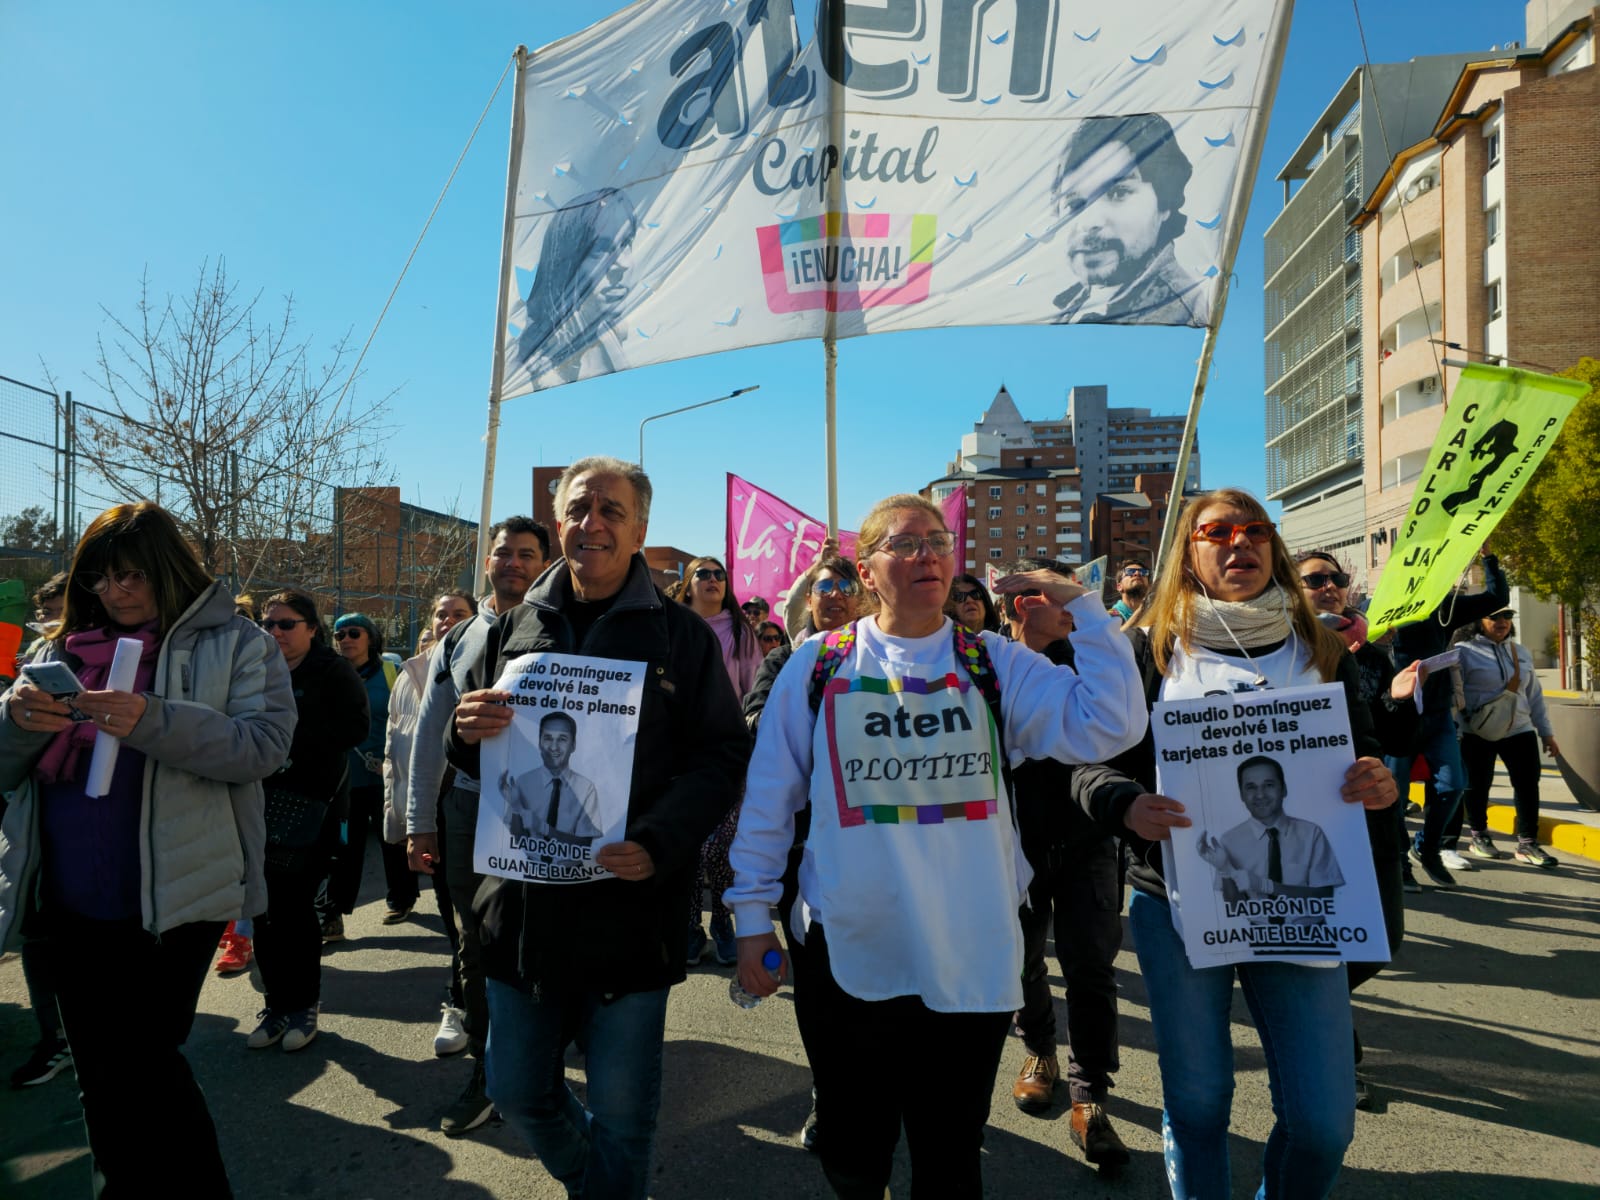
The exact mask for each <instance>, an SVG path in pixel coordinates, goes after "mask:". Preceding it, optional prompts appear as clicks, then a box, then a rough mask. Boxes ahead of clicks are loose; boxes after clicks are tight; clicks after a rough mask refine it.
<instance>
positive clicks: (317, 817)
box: [264, 783, 328, 871]
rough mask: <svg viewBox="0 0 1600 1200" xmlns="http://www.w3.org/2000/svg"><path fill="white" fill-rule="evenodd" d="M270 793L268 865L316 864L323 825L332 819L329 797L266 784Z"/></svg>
mask: <svg viewBox="0 0 1600 1200" xmlns="http://www.w3.org/2000/svg"><path fill="white" fill-rule="evenodd" d="M264 786H265V789H266V793H267V804H266V810H265V812H266V819H267V853H266V862H267V865H268V866H272V867H277V868H278V869H279V870H282V871H305V870H310V869H311V868H312V867H313V866H315V865H316V856H317V849H318V847H319V845H320V844H321V841H322V827H323V825H324V824H325V823H326V822H327V819H328V801H327V800H318V799H317V798H316V797H315V796H308V795H307V794H306V793H305V792H297V791H295V790H294V789H293V788H286V787H277V786H275V785H273V784H270V783H269V784H266V785H264Z"/></svg>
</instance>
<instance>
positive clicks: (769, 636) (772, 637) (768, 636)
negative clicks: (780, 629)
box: [761, 633, 783, 646]
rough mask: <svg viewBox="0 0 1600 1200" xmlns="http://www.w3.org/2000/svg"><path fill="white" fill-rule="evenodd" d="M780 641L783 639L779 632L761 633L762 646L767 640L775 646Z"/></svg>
mask: <svg viewBox="0 0 1600 1200" xmlns="http://www.w3.org/2000/svg"><path fill="white" fill-rule="evenodd" d="M781 641H783V635H782V634H781V633H763V634H762V635H761V644H762V645H763V646H765V645H766V644H767V643H768V642H771V643H772V644H773V645H774V646H776V645H777V644H778V643H779V642H781Z"/></svg>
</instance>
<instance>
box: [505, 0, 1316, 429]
mask: <svg viewBox="0 0 1600 1200" xmlns="http://www.w3.org/2000/svg"><path fill="white" fill-rule="evenodd" d="M1291 7H1292V6H1291V3H1290V0H1213V2H1212V3H1208V4H1174V3H1172V2H1171V0H1123V2H1122V3H1120V4H1115V5H1087V4H1073V3H1069V2H1068V0H1015V3H1011V4H1006V5H988V4H976V3H973V2H972V0H876V2H875V3H860V2H855V0H849V2H844V0H823V2H821V3H819V4H818V5H817V12H818V29H817V30H816V31H815V34H814V35H812V36H807V37H805V38H802V36H801V31H800V28H799V25H798V23H797V21H796V19H795V12H794V5H793V2H792V0H641V2H639V3H635V4H632V5H630V6H628V7H626V8H624V9H622V10H621V11H619V12H616V13H613V14H612V15H611V16H609V17H606V18H604V19H603V20H601V21H599V22H597V23H596V24H594V25H592V26H590V27H589V28H588V29H585V30H582V31H581V32H578V33H575V34H573V35H572V36H570V37H567V38H564V39H562V40H561V41H558V42H556V43H554V44H552V45H550V46H546V47H544V48H542V49H541V50H539V51H537V52H536V53H535V54H534V55H533V56H532V57H531V59H530V60H529V61H528V62H527V65H526V67H525V69H524V71H523V73H522V76H521V78H522V88H521V93H520V95H519V97H518V103H519V104H520V105H521V106H522V107H521V110H520V116H521V123H520V125H519V126H518V127H517V128H519V129H520V130H521V134H520V138H519V139H518V140H517V141H516V143H515V144H514V145H513V150H512V153H513V167H512V178H511V181H510V182H511V184H512V185H513V187H514V196H513V197H512V199H511V213H510V219H511V232H510V239H509V250H508V256H509V259H510V262H509V267H508V269H506V270H505V271H503V278H504V286H505V288H506V293H505V295H504V296H503V297H502V298H501V302H502V304H503V311H504V313H505V328H504V329H503V330H502V331H501V334H502V342H501V348H502V363H501V365H502V367H503V371H504V377H503V385H502V390H501V395H502V396H504V397H511V396H516V395H521V394H523V393H526V392H529V391H533V390H537V389H544V388H550V387H555V386H557V385H559V384H562V383H567V382H571V381H573V380H578V379H587V378H591V377H594V376H597V375H605V374H609V373H611V372H613V371H620V370H625V369H627V368H630V367H638V366H643V365H646V364H650V363H658V362H667V361H671V360H674V359H681V358H689V357H693V356H695V355H700V354H710V353H715V352H717V351H721V350H731V349H735V348H737V347H742V346H756V345H765V344H767V343H771V342H779V341H787V340H790V339H795V338H819V337H822V336H823V335H824V333H825V331H826V332H831V333H832V335H833V336H835V337H855V336H860V335H863V334H872V333H881V332H889V331H895V330H902V329H925V328H940V327H946V326H956V325H1016V324H1035V325H1047V324H1076V323H1084V322H1094V323H1114V324H1147V325H1189V326H1206V325H1208V324H1209V323H1210V322H1211V319H1212V311H1213V306H1214V304H1215V303H1216V300H1217V296H1218V287H1219V284H1220V282H1221V279H1222V276H1223V274H1224V273H1225V272H1226V271H1227V270H1228V269H1229V268H1228V264H1227V263H1226V262H1224V261H1223V259H1224V257H1225V252H1224V247H1226V246H1228V245H1230V244H1231V243H1230V236H1229V235H1230V232H1231V228H1230V227H1231V226H1233V225H1236V224H1237V225H1242V223H1243V221H1244V218H1245V213H1246V209H1247V207H1248V206H1247V205H1246V204H1244V203H1235V198H1236V193H1240V194H1241V196H1242V191H1241V190H1242V189H1248V187H1249V180H1246V179H1243V178H1242V176H1243V175H1244V174H1245V173H1246V172H1247V170H1248V163H1249V161H1250V159H1251V155H1252V151H1253V149H1254V148H1255V147H1256V146H1258V145H1259V143H1260V139H1261V136H1262V134H1263V132H1264V127H1265V121H1264V115H1265V113H1266V112H1267V110H1268V109H1269V108H1270V105H1271V100H1272V96H1271V92H1272V87H1273V83H1274V81H1275V78H1276V64H1277V61H1278V59H1279V57H1280V56H1281V53H1282V46H1283V44H1284V41H1285V36H1286V31H1287V21H1288V16H1289V12H1290V9H1291ZM809 32H810V31H808V33H809ZM830 319H831V322H832V328H831V329H829V324H830Z"/></svg>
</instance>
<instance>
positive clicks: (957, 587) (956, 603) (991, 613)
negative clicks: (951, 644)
mask: <svg viewBox="0 0 1600 1200" xmlns="http://www.w3.org/2000/svg"><path fill="white" fill-rule="evenodd" d="M945 612H946V613H947V614H948V615H949V616H950V618H951V619H952V620H955V621H958V622H960V623H961V624H962V625H965V626H966V627H967V628H968V629H970V630H972V632H974V633H999V632H1000V613H999V610H997V609H996V608H995V604H994V601H993V600H991V599H990V598H989V590H988V589H987V588H985V587H984V586H983V584H982V583H980V582H979V581H978V577H977V576H976V575H970V574H968V575H957V576H956V577H955V578H954V579H953V580H951V582H950V604H949V606H948V607H947V608H946V609H945Z"/></svg>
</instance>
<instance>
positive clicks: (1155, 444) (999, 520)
mask: <svg viewBox="0 0 1600 1200" xmlns="http://www.w3.org/2000/svg"><path fill="white" fill-rule="evenodd" d="M1183 421H1184V418H1183V416H1182V414H1179V415H1175V416H1161V415H1156V414H1154V413H1152V412H1151V411H1150V409H1148V408H1113V407H1110V406H1109V404H1108V390H1107V388H1106V387H1105V386H1104V385H1093V386H1087V387H1074V388H1072V389H1071V390H1070V391H1068V393H1067V408H1066V412H1065V413H1064V414H1063V415H1062V416H1060V417H1057V418H1052V419H1045V420H1037V421H1030V420H1028V419H1026V418H1024V417H1023V415H1022V413H1021V411H1020V410H1019V409H1018V408H1017V405H1016V401H1015V400H1014V399H1013V398H1012V395H1011V393H1010V392H1009V391H1008V390H1007V389H1006V387H1005V386H1004V385H1003V384H1002V385H1001V387H1000V390H999V391H998V392H996V393H995V396H994V399H993V400H992V401H990V403H989V407H988V408H987V409H985V410H984V413H983V415H982V416H981V417H979V418H978V420H977V421H976V422H975V423H974V424H973V428H972V432H971V433H968V434H963V435H962V438H961V448H960V450H959V452H958V453H957V456H956V458H955V459H954V460H953V461H951V462H950V463H948V464H947V466H946V469H945V474H944V475H943V476H942V477H940V478H939V479H936V480H934V481H932V482H931V483H929V484H928V485H927V487H926V488H925V489H924V494H926V495H927V496H929V498H931V499H932V500H934V501H935V502H936V503H937V502H939V501H941V500H943V499H944V498H945V497H947V496H948V495H949V494H950V493H951V492H953V491H954V490H955V489H956V488H957V487H959V486H961V485H962V484H966V485H967V530H966V534H967V538H966V541H967V561H966V569H967V570H979V569H981V568H982V567H983V565H985V564H986V563H989V562H1001V561H1006V560H1010V559H1015V558H1024V557H1025V558H1052V559H1060V560H1063V561H1066V562H1071V563H1080V562H1086V561H1088V560H1090V559H1092V558H1096V557H1098V556H1099V555H1101V554H1106V555H1118V554H1122V553H1125V552H1126V553H1131V554H1133V555H1134V556H1135V557H1137V556H1138V553H1139V551H1141V550H1142V551H1143V552H1144V553H1145V554H1149V553H1150V552H1151V548H1152V547H1153V546H1154V545H1155V543H1156V542H1159V540H1160V529H1161V520H1162V519H1163V518H1164V517H1165V514H1166V507H1165V506H1166V501H1167V493H1168V492H1170V491H1171V481H1172V478H1173V476H1174V475H1175V473H1176V471H1177V457H1178V445H1179V442H1180V440H1181V439H1182V436H1183ZM1186 478H1187V479H1188V481H1189V485H1188V486H1189V489H1190V490H1194V489H1197V488H1198V487H1199V481H1200V452H1199V448H1198V446H1196V449H1195V452H1194V453H1193V454H1192V455H1191V456H1190V462H1189V470H1188V474H1187V477H1186ZM1147 481H1148V483H1147ZM1146 486H1150V487H1153V488H1154V489H1155V491H1156V493H1158V494H1154V495H1149V494H1146V493H1145V491H1144V490H1143V489H1144V488H1145V487H1146ZM1152 523H1153V532H1152V529H1151V525H1152ZM1117 539H1122V540H1125V541H1127V542H1129V543H1131V544H1132V545H1133V546H1134V550H1133V551H1129V550H1128V548H1127V547H1126V546H1118V545H1117V544H1116V540H1117Z"/></svg>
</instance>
